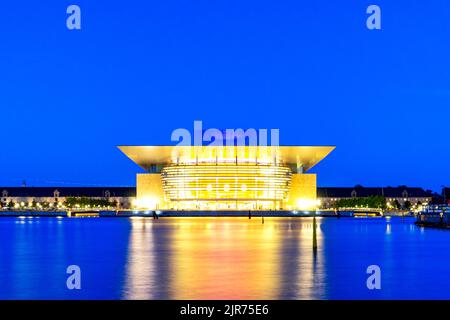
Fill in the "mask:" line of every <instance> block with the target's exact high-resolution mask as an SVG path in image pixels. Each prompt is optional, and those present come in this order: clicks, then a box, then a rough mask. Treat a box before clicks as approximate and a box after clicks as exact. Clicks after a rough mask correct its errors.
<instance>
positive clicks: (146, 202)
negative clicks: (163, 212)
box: [133, 197, 158, 209]
mask: <svg viewBox="0 0 450 320" xmlns="http://www.w3.org/2000/svg"><path fill="white" fill-rule="evenodd" d="M157 204H158V202H157V201H156V199H153V198H150V197H143V198H139V199H135V200H133V206H134V207H136V208H140V209H156V206H157Z"/></svg>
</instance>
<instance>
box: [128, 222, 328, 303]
mask: <svg viewBox="0 0 450 320" xmlns="http://www.w3.org/2000/svg"><path fill="white" fill-rule="evenodd" d="M130 221H131V226H132V228H131V232H130V237H129V248H128V259H127V260H128V263H127V270H126V271H127V272H126V274H127V275H126V284H125V287H126V292H125V298H126V299H279V298H283V297H291V298H292V297H295V298H298V299H308V298H315V297H317V294H318V292H319V295H320V287H321V283H323V280H324V279H323V271H322V270H320V267H317V266H320V265H322V264H323V261H320V260H321V259H323V254H322V252H323V248H321V246H322V243H323V238H322V233H321V231H320V219H318V220H317V221H318V223H317V243H318V247H319V250H318V251H317V253H316V254H314V253H313V250H312V234H313V228H312V219H309V218H301V219H295V218H265V221H264V222H265V223H264V224H262V221H261V218H257V217H253V218H252V219H251V220H249V219H248V218H236V217H232V218H217V217H214V218H162V219H159V220H153V219H146V218H135V219H131V220H130ZM318 261H320V263H318ZM313 288H314V292H313Z"/></svg>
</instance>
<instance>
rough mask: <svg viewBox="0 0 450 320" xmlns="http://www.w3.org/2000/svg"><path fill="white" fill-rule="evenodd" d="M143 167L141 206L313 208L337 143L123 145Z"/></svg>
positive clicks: (137, 204) (138, 205) (139, 187)
mask: <svg viewBox="0 0 450 320" xmlns="http://www.w3.org/2000/svg"><path fill="white" fill-rule="evenodd" d="M119 149H120V150H121V151H122V152H123V153H124V154H125V155H127V156H128V157H129V158H130V159H131V160H133V161H134V162H135V163H137V164H138V165H139V166H140V167H141V168H143V169H144V170H145V173H140V174H137V179H136V180H137V183H136V202H135V204H134V205H135V207H136V208H138V209H150V210H313V209H315V208H316V206H317V205H318V203H317V187H316V174H313V173H308V171H309V170H310V169H311V168H312V167H314V166H315V165H316V164H317V163H318V162H319V161H321V160H322V159H323V158H325V157H326V156H327V155H328V154H329V153H330V152H331V151H332V150H333V149H334V147H329V146H324V147H319V146H308V147H293V146H262V147H261V146H259V147H250V146H223V147H222V146H220V147H219V146H189V147H186V146H120V147H119Z"/></svg>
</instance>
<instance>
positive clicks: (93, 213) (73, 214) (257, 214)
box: [0, 210, 414, 219]
mask: <svg viewBox="0 0 450 320" xmlns="http://www.w3.org/2000/svg"><path fill="white" fill-rule="evenodd" d="M391 216H398V217H402V215H400V214H398V213H392V212H388V213H385V214H384V215H375V214H374V213H373V212H366V213H365V212H354V211H339V212H338V214H336V212H334V211H324V210H318V211H286V210H274V211H233V210H222V211H176V210H164V211H153V210H146V211H143V210H80V211H0V218H1V217H69V218H80V217H100V218H103V217H105V218H122V217H124V218H127V217H148V218H152V217H153V218H154V219H158V218H160V217H161V218H165V217H208V218H211V217H248V218H250V217H252V218H253V217H254V218H263V217H267V218H269V217H293V218H301V217H324V218H325V217H326V218H357V217H378V218H381V217H391ZM403 217H414V215H403Z"/></svg>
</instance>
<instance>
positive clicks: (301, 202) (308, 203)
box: [297, 198, 318, 210]
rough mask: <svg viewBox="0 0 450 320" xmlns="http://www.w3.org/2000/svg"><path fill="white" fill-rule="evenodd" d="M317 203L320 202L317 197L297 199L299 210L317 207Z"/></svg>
mask: <svg viewBox="0 0 450 320" xmlns="http://www.w3.org/2000/svg"><path fill="white" fill-rule="evenodd" d="M317 203H318V202H317V200H316V199H306V198H301V199H297V209H299V210H311V209H315V208H316V207H317Z"/></svg>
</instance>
